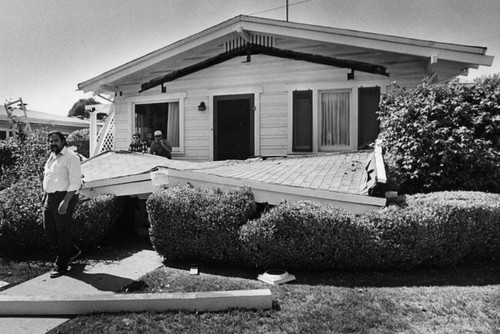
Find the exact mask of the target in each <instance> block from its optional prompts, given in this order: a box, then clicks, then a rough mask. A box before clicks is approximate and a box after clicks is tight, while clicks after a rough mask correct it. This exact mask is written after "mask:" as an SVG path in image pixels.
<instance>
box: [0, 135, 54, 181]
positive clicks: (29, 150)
mask: <svg viewBox="0 0 500 334" xmlns="http://www.w3.org/2000/svg"><path fill="white" fill-rule="evenodd" d="M48 133H49V130H48V128H42V129H37V130H35V131H29V132H26V133H25V136H24V137H23V138H9V139H8V140H6V141H3V146H4V150H5V151H9V152H10V153H6V156H9V155H10V157H9V158H8V159H7V160H3V161H2V165H3V163H5V162H6V163H7V165H8V167H5V168H4V167H2V169H1V172H2V173H1V174H0V184H1V185H2V187H3V188H6V187H8V186H10V185H12V184H14V183H15V182H17V181H18V180H21V179H25V178H31V177H37V178H38V179H40V180H42V179H43V168H44V166H45V162H46V161H47V159H48V157H49V149H48V146H47V134H48ZM3 157H4V156H2V157H0V158H3Z"/></svg>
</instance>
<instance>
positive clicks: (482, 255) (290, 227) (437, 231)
mask: <svg viewBox="0 0 500 334" xmlns="http://www.w3.org/2000/svg"><path fill="white" fill-rule="evenodd" d="M240 238H241V241H242V243H243V249H244V250H245V257H246V262H247V263H248V264H249V265H251V266H256V267H260V268H264V269H265V268H271V267H285V268H293V269H300V270H323V269H331V268H335V267H336V268H348V269H388V268H403V269H411V268H415V267H418V266H453V265H458V264H460V263H469V262H472V261H482V260H491V259H495V258H500V195H498V194H487V193H478V192H440V193H432V194H427V195H422V194H419V195H414V196H409V197H408V206H407V207H405V208H401V207H397V206H390V207H387V208H384V209H381V210H374V211H371V212H367V213H365V214H362V215H359V216H354V215H351V214H349V213H346V212H344V211H342V210H339V209H335V208H332V207H330V206H328V205H321V204H314V203H309V202H298V203H295V204H288V203H287V204H282V205H279V206H277V207H275V208H273V209H271V210H270V211H269V212H268V213H266V214H264V215H262V217H260V218H259V219H257V220H254V221H250V222H248V223H247V224H246V225H244V226H243V227H242V228H241V230H240Z"/></svg>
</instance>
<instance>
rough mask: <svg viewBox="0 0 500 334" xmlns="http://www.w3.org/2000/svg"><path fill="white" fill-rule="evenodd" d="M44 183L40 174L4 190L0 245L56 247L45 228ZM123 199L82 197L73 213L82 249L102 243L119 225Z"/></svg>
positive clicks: (11, 248) (1, 194)
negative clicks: (40, 178)
mask: <svg viewBox="0 0 500 334" xmlns="http://www.w3.org/2000/svg"><path fill="white" fill-rule="evenodd" d="M42 196H43V192H42V185H41V181H40V180H39V179H38V177H36V176H32V177H28V178H25V179H22V180H21V181H19V182H16V183H15V184H14V185H12V186H11V187H9V188H7V189H4V190H3V191H2V192H0V248H3V249H6V250H9V251H14V250H37V249H49V248H51V247H53V246H54V242H52V241H51V240H50V238H49V236H48V235H47V234H46V233H45V231H44V229H43V219H42V210H43V209H42V203H41V201H42ZM120 212H121V201H120V200H119V199H118V198H116V197H115V196H113V195H101V196H98V197H95V198H93V199H84V198H81V197H80V199H79V201H78V203H77V206H76V208H75V213H74V215H73V218H74V223H73V235H74V239H75V242H76V243H77V244H78V245H79V247H82V248H91V247H94V246H96V245H97V244H98V243H99V242H101V241H102V240H103V239H104V237H106V235H108V234H109V233H110V232H111V231H112V230H113V228H114V227H115V226H116V223H117V218H118V216H119V213H120Z"/></svg>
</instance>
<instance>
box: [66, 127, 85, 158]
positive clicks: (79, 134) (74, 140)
mask: <svg viewBox="0 0 500 334" xmlns="http://www.w3.org/2000/svg"><path fill="white" fill-rule="evenodd" d="M66 142H67V143H68V146H75V147H76V149H77V150H76V151H77V152H78V153H80V154H81V155H83V156H84V157H86V158H88V157H89V152H90V146H89V145H90V144H89V129H80V130H76V131H73V132H71V133H70V134H69V135H68V138H66Z"/></svg>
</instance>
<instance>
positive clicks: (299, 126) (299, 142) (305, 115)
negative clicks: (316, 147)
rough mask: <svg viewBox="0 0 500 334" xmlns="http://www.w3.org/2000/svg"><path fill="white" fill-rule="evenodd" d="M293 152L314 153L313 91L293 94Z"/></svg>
mask: <svg viewBox="0 0 500 334" xmlns="http://www.w3.org/2000/svg"><path fill="white" fill-rule="evenodd" d="M292 145H293V148H292V149H293V151H294V152H312V91H311V90H305V91H294V92H293V140H292Z"/></svg>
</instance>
